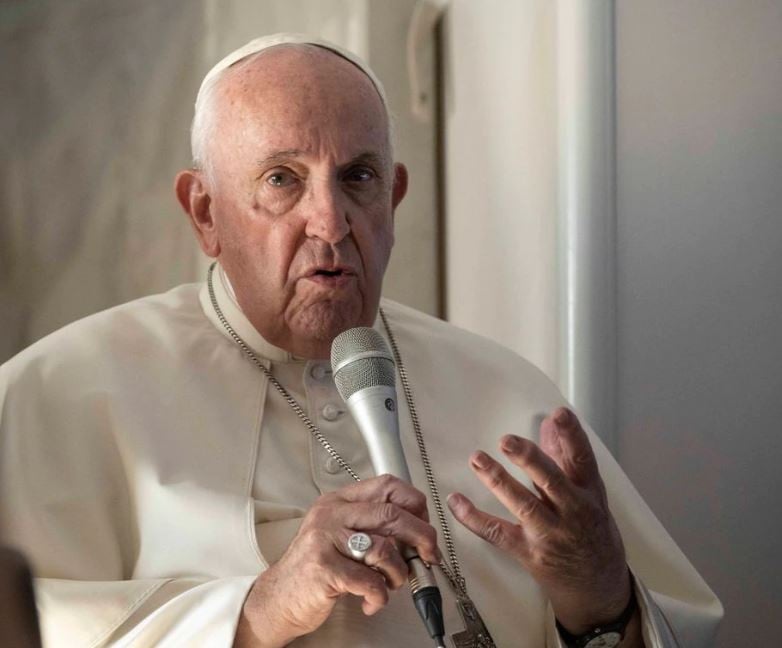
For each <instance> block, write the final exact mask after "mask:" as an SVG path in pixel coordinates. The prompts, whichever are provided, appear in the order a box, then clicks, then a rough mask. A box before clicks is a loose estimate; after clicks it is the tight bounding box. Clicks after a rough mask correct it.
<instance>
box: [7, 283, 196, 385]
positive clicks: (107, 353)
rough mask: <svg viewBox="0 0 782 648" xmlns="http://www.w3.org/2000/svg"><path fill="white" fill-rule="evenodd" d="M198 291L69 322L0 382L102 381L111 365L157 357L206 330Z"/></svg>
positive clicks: (13, 362)
mask: <svg viewBox="0 0 782 648" xmlns="http://www.w3.org/2000/svg"><path fill="white" fill-rule="evenodd" d="M198 290H199V284H185V285H182V286H178V287H176V288H173V289H172V290H170V291H168V292H166V293H162V294H159V295H151V296H148V297H143V298H141V299H137V300H134V301H131V302H127V303H125V304H121V305H119V306H115V307H113V308H109V309H107V310H104V311H101V312H99V313H95V314H93V315H89V316H87V317H85V318H83V319H80V320H77V321H75V322H72V323H71V324H68V325H67V326H64V327H63V328H61V329H59V330H57V331H55V332H53V333H51V334H49V335H47V336H46V337H44V338H42V339H40V340H38V341H37V342H35V343H34V344H32V345H31V346H29V347H27V348H26V349H24V350H23V351H21V352H20V353H18V354H17V355H16V356H14V357H13V358H11V359H10V360H8V361H7V362H6V363H5V364H3V365H2V367H0V382H4V383H7V385H6V386H10V385H11V384H13V383H15V382H18V381H26V380H27V381H29V380H32V379H33V377H34V380H36V381H44V382H48V381H49V380H53V379H60V378H62V379H65V380H64V384H65V385H66V386H67V384H68V383H69V382H74V381H76V380H87V381H96V380H100V379H101V375H102V374H103V372H104V371H105V370H106V367H107V365H109V364H111V363H114V362H117V361H120V362H125V361H128V362H132V361H133V360H134V359H138V358H141V357H145V356H149V355H150V354H155V353H157V352H158V351H159V349H160V348H161V347H165V346H166V345H168V344H173V343H176V342H177V341H178V340H179V341H181V335H182V331H186V330H188V329H193V328H198V327H207V326H208V322H207V320H206V319H205V317H204V316H203V313H202V311H201V307H200V304H199V301H198ZM69 376H70V379H69Z"/></svg>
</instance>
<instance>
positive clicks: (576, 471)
mask: <svg viewBox="0 0 782 648" xmlns="http://www.w3.org/2000/svg"><path fill="white" fill-rule="evenodd" d="M540 437H541V445H542V446H543V447H545V448H546V449H547V451H549V449H550V451H549V454H551V455H552V457H553V458H554V460H555V461H556V462H557V464H558V465H559V466H560V468H562V471H563V472H564V473H565V474H566V475H567V476H568V477H569V478H570V479H571V480H572V481H573V482H575V483H576V484H578V485H579V486H594V485H596V484H600V483H602V482H601V480H600V471H599V470H598V467H597V460H596V459H595V454H594V452H593V451H592V445H591V444H590V443H589V438H588V437H587V435H586V432H584V428H583V427H581V423H580V422H579V420H578V418H577V417H576V415H575V414H573V412H571V411H570V410H569V409H568V408H566V407H560V408H558V409H557V410H555V411H554V413H553V414H552V415H551V416H550V417H546V418H545V419H544V420H543V423H542V424H541V426H540Z"/></svg>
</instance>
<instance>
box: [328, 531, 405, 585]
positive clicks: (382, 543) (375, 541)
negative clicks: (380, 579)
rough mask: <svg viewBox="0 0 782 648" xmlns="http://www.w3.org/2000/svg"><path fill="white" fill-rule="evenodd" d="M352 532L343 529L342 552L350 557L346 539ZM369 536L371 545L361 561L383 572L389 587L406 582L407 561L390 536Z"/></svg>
mask: <svg viewBox="0 0 782 648" xmlns="http://www.w3.org/2000/svg"><path fill="white" fill-rule="evenodd" d="M352 533H355V532H354V531H351V530H347V529H346V530H345V543H344V545H343V547H344V550H343V551H342V553H343V554H344V555H346V556H347V557H348V558H352V556H351V555H350V551H349V550H348V549H347V541H348V538H349V537H350V535H351V534H352ZM370 537H371V538H372V546H371V547H370V548H369V550H368V551H367V553H366V555H365V556H364V560H363V563H364V564H365V565H366V566H367V567H371V568H372V569H375V570H377V571H379V572H380V573H381V574H383V576H384V577H385V579H386V582H387V583H388V585H389V586H390V587H391V589H399V588H400V587H402V585H404V584H405V583H406V582H407V575H408V567H407V563H406V562H405V560H404V558H402V555H401V554H400V553H399V548H398V547H397V545H396V543H395V542H394V540H393V539H392V538H388V537H386V536H381V535H371V536H370ZM359 562H361V561H359Z"/></svg>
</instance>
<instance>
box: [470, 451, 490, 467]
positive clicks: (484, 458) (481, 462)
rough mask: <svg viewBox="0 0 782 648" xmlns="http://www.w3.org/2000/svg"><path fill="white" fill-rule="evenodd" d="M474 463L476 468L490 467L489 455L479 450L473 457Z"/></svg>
mask: <svg viewBox="0 0 782 648" xmlns="http://www.w3.org/2000/svg"><path fill="white" fill-rule="evenodd" d="M472 465H473V466H475V467H476V468H481V469H485V468H488V467H489V455H487V454H486V453H485V452H483V451H481V450H478V452H476V453H475V454H474V455H473V457H472Z"/></svg>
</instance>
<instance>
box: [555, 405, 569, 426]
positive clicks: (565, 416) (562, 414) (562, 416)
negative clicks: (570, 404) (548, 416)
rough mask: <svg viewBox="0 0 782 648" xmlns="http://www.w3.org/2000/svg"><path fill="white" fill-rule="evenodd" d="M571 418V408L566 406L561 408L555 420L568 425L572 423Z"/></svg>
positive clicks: (561, 424)
mask: <svg viewBox="0 0 782 648" xmlns="http://www.w3.org/2000/svg"><path fill="white" fill-rule="evenodd" d="M571 420H572V416H571V414H570V410H569V409H567V408H566V407H563V408H562V409H561V410H559V412H557V415H556V417H555V418H554V422H555V423H556V424H557V425H560V426H562V427H568V426H569V425H570V423H571Z"/></svg>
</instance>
